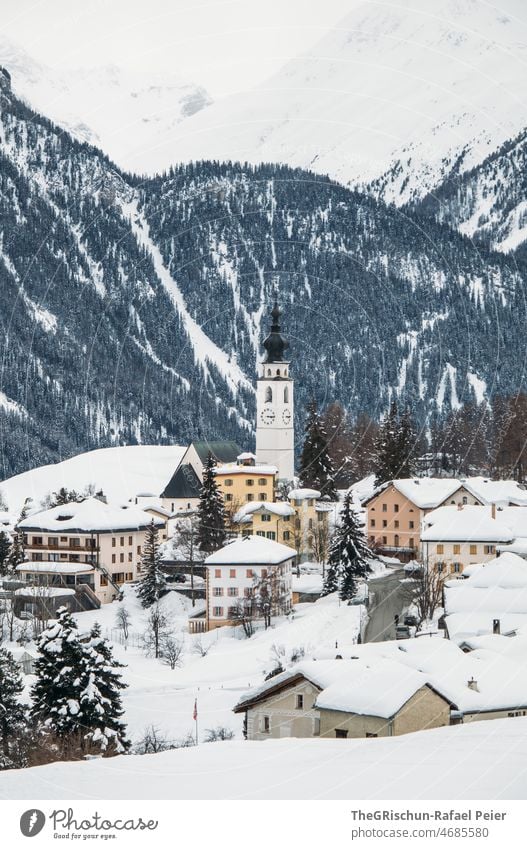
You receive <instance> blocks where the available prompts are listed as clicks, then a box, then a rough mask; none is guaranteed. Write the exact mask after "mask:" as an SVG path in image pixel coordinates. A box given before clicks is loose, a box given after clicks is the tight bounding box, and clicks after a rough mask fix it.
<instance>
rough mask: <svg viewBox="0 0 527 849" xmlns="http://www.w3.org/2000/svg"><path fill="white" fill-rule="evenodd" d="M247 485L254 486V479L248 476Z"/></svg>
mask: <svg viewBox="0 0 527 849" xmlns="http://www.w3.org/2000/svg"><path fill="white" fill-rule="evenodd" d="M245 486H254V479H253V478H247V480H246V481H245Z"/></svg>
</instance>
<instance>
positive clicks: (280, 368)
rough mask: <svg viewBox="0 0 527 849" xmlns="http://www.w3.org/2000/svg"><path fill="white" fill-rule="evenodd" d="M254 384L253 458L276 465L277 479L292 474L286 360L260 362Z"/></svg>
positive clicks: (290, 399)
mask: <svg viewBox="0 0 527 849" xmlns="http://www.w3.org/2000/svg"><path fill="white" fill-rule="evenodd" d="M259 372H260V373H259V377H258V382H257V386H256V416H257V418H256V457H257V459H258V461H259V462H261V463H270V464H271V465H274V466H277V467H278V478H279V479H283V480H288V481H291V480H293V478H294V474H295V433H294V424H293V422H294V397H293V381H292V379H291V377H290V376H289V363H287V362H279V363H261V364H260V367H259Z"/></svg>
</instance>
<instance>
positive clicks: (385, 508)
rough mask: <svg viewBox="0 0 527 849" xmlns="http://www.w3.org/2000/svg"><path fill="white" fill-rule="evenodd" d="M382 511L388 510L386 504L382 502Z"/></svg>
mask: <svg viewBox="0 0 527 849" xmlns="http://www.w3.org/2000/svg"><path fill="white" fill-rule="evenodd" d="M382 512H383V513H387V512H388V505H387V504H383V505H382Z"/></svg>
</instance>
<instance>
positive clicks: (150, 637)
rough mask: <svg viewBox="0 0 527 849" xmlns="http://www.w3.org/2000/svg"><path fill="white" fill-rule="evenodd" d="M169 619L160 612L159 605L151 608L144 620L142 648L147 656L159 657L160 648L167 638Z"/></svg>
mask: <svg viewBox="0 0 527 849" xmlns="http://www.w3.org/2000/svg"><path fill="white" fill-rule="evenodd" d="M170 625H171V622H170V618H169V617H168V616H167V614H166V613H163V611H162V610H160V608H159V605H158V604H155V605H153V606H152V608H151V609H150V611H149V613H148V618H147V620H146V630H145V632H144V634H143V647H144V649H145V651H146V653H147V655H152V654H153V655H154V657H160V656H161V646H162V644H163V643H164V641H165V640H166V639H167V637H168V636H169V629H170Z"/></svg>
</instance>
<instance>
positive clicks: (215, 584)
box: [189, 536, 296, 632]
mask: <svg viewBox="0 0 527 849" xmlns="http://www.w3.org/2000/svg"><path fill="white" fill-rule="evenodd" d="M295 557H296V552H295V551H294V549H292V548H290V547H289V546H286V545H283V544H282V543H278V542H275V541H274V540H270V539H265V538H263V537H258V536H251V537H246V538H242V539H235V540H234V541H232V542H230V543H228V544H227V545H225V546H223V548H220V549H219V550H218V551H215V552H214V553H213V554H210V555H209V556H208V557H207V558H206V559H205V566H206V569H207V577H206V593H207V609H206V613H205V616H204V617H193V618H191V619H190V620H189V628H190V630H191V632H199V631H209V630H211V629H214V628H220V627H222V626H223V625H239V624H240V621H241V619H242V618H243V616H250V617H251V618H254V619H259V618H262V617H263V616H264V615H268V617H269V618H272V617H274V616H283V615H286V614H288V613H289V612H290V610H291V574H292V569H293V565H294V562H295Z"/></svg>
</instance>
